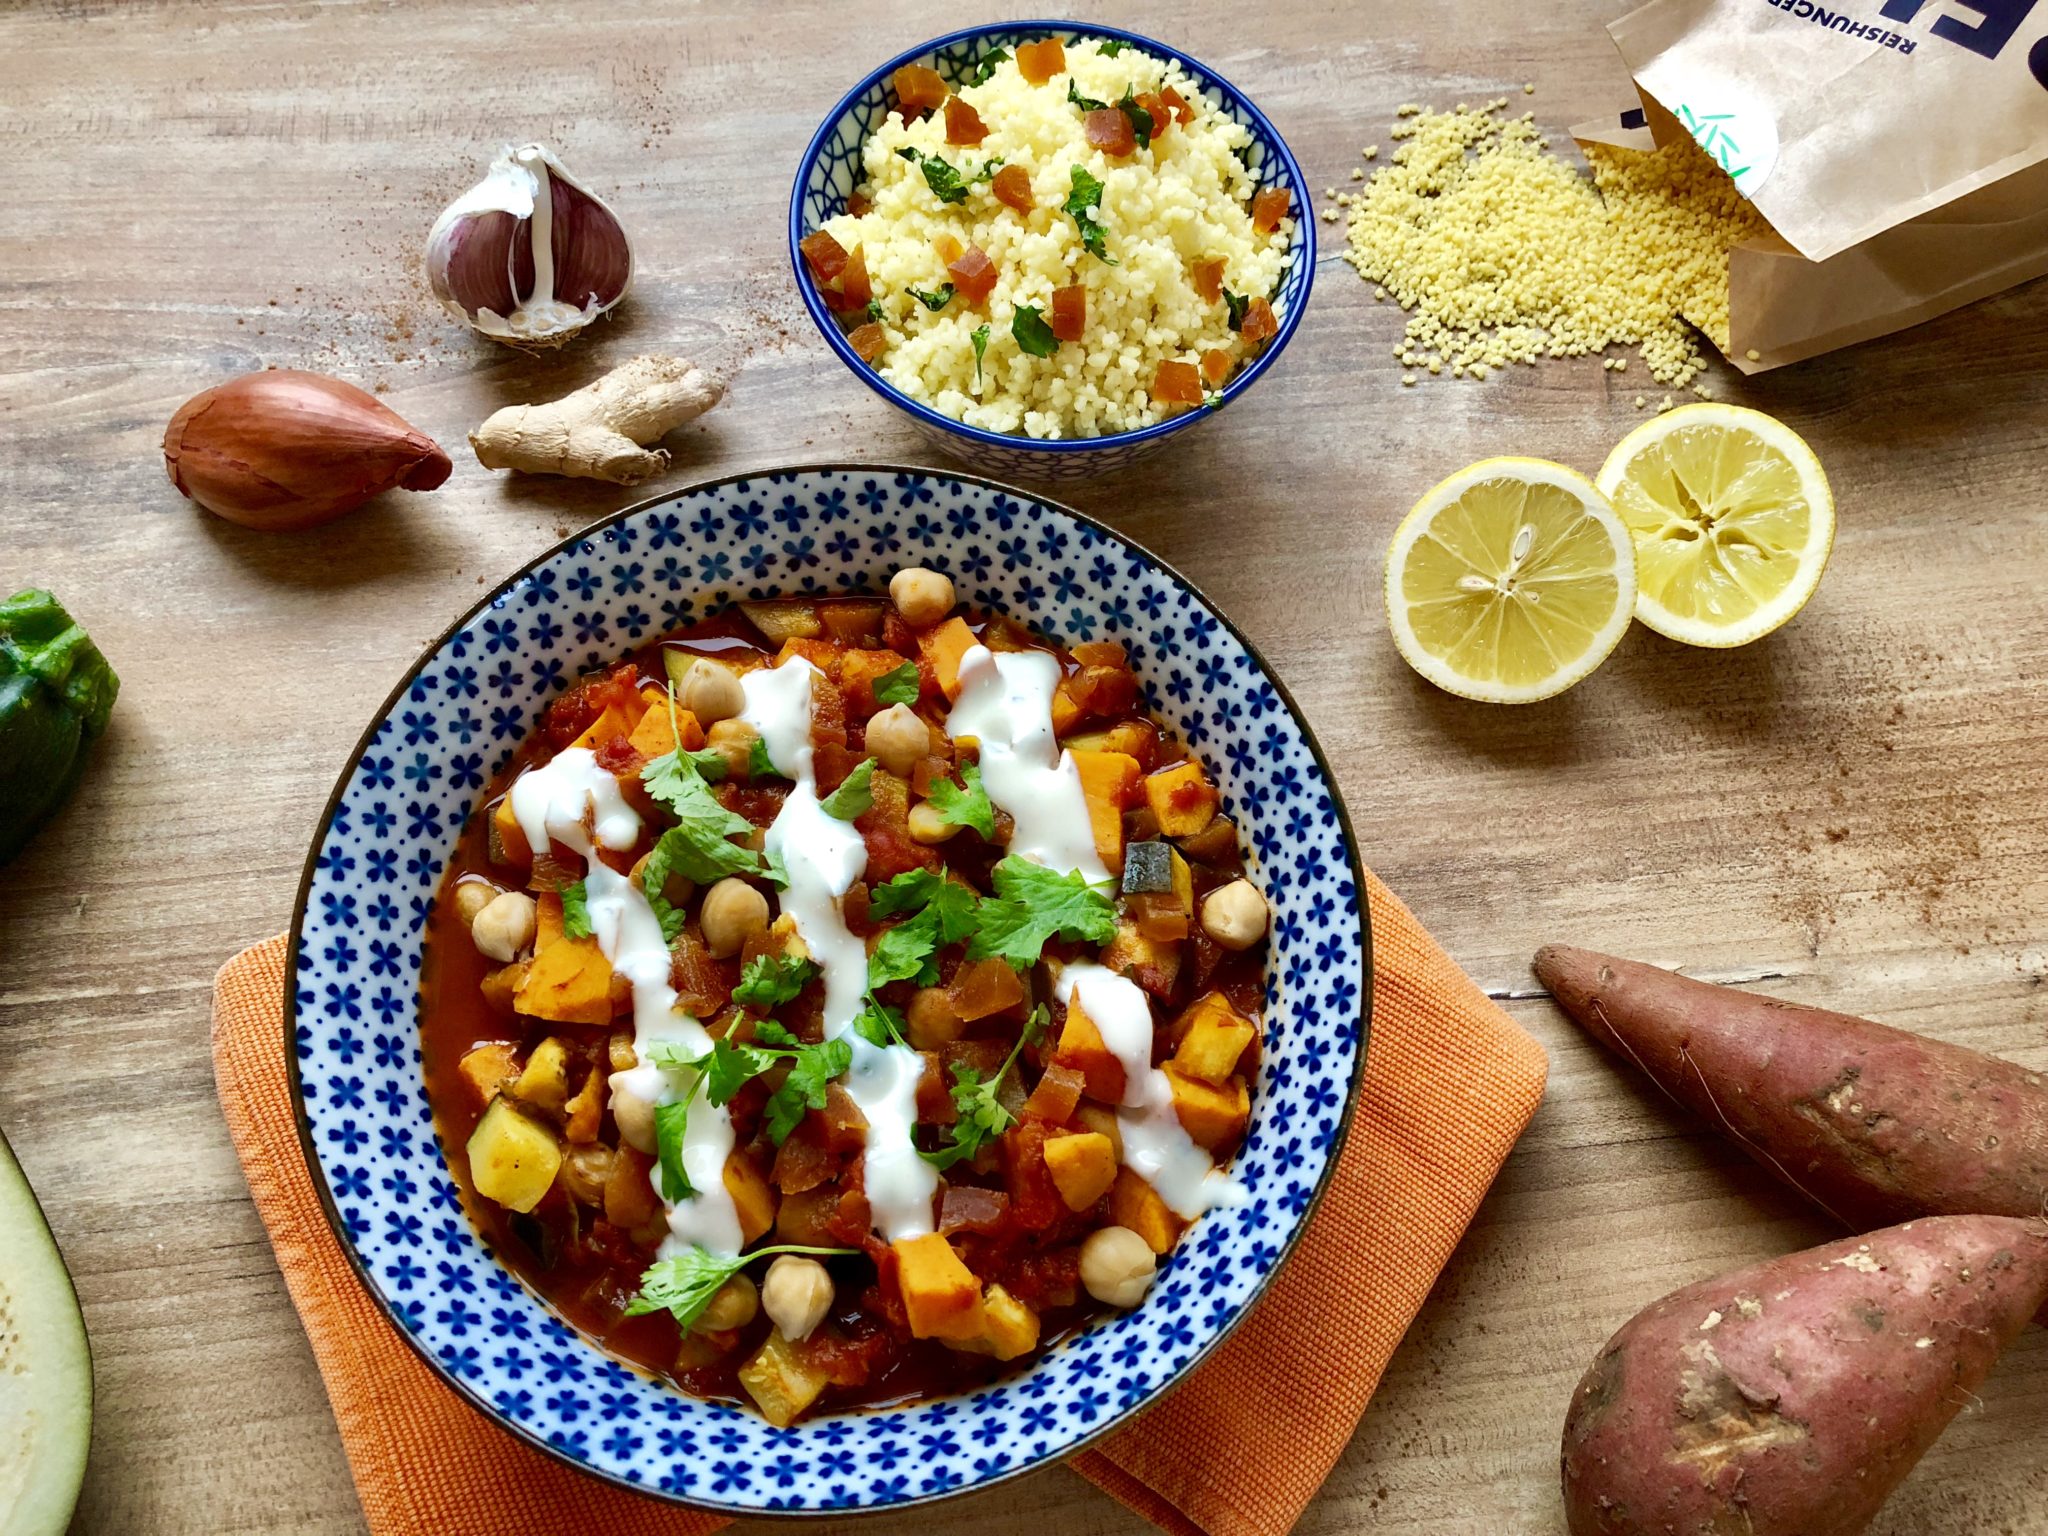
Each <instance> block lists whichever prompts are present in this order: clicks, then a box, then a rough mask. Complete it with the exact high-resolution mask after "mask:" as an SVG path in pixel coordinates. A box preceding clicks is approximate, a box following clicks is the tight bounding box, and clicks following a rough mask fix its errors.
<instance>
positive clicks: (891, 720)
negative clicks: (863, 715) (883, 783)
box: [868, 704, 932, 779]
mask: <svg viewBox="0 0 2048 1536" xmlns="http://www.w3.org/2000/svg"><path fill="white" fill-rule="evenodd" d="M931 749H932V732H931V727H930V726H928V725H926V724H925V723H924V722H923V721H922V720H920V719H918V717H917V714H916V712H915V711H913V710H912V709H911V708H910V706H909V705H907V704H891V705H890V706H889V707H888V708H887V709H885V710H883V711H882V712H881V713H880V714H879V715H876V716H875V717H874V719H872V720H870V721H869V722H868V750H869V751H870V752H872V753H873V754H874V755H875V756H876V757H877V758H879V759H881V763H882V766H883V767H884V768H886V769H888V770H889V771H890V772H891V773H893V774H895V775H896V777H897V778H899V779H907V778H909V777H910V770H911V769H913V768H915V767H916V766H917V765H918V763H920V762H921V761H923V759H924V755H925V754H926V753H927V752H929V751H931Z"/></svg>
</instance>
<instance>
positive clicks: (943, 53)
mask: <svg viewBox="0 0 2048 1536" xmlns="http://www.w3.org/2000/svg"><path fill="white" fill-rule="evenodd" d="M1045 38H1057V39H1059V40H1061V41H1062V42H1063V43H1073V42H1075V41H1077V40H1078V41H1082V42H1084V43H1085V42H1088V41H1094V42H1097V43H1101V42H1105V41H1106V42H1109V43H1111V44H1112V45H1118V46H1128V47H1130V48H1133V49H1138V50H1142V51H1143V52H1144V53H1147V54H1150V55H1152V56H1153V57H1154V58H1157V59H1160V60H1162V61H1165V62H1166V63H1167V64H1168V65H1169V66H1176V67H1177V68H1178V69H1179V70H1180V71H1181V72H1182V73H1183V74H1184V75H1185V76H1186V77H1187V78H1188V80H1190V81H1192V83H1193V84H1194V86H1195V87H1196V88H1197V89H1198V90H1199V92H1200V93H1201V95H1202V97H1203V98H1205V100H1206V103H1207V104H1208V106H1209V107H1213V108H1214V109H1215V110H1216V111H1217V112H1219V113H1220V114H1221V115H1222V116H1223V117H1224V118H1226V119H1228V120H1229V121H1230V122H1233V123H1235V124H1237V125H1238V126H1239V127H1241V128H1242V129H1243V131H1244V133H1245V134H1246V135H1247V141H1246V142H1245V144H1244V145H1243V147H1242V148H1241V149H1240V150H1239V151H1238V158H1239V159H1240V160H1241V161H1242V163H1243V165H1244V168H1245V170H1246V171H1247V172H1248V173H1249V175H1250V177H1251V179H1252V180H1253V181H1254V182H1255V183H1256V184H1257V185H1259V186H1261V187H1273V188H1280V189H1284V190H1285V191H1287V192H1288V193H1289V194H1290V195H1291V198H1292V211H1291V215H1290V223H1291V228H1290V230H1289V232H1288V238H1287V246H1286V251H1285V261H1284V266H1282V267H1281V269H1280V271H1281V275H1280V277H1279V280H1278V284H1277V287H1276V288H1275V289H1274V291H1273V293H1272V294H1271V297H1270V302H1271V307H1272V309H1273V311H1274V312H1275V313H1276V314H1277V316H1278V321H1279V329H1278V333H1277V334H1276V335H1274V336H1273V337H1272V339H1271V340H1270V341H1267V342H1266V343H1265V345H1264V347H1263V349H1262V350H1260V351H1259V352H1258V353H1257V355H1256V356H1252V357H1250V358H1249V360H1248V361H1246V362H1245V363H1244V365H1243V366H1242V367H1241V368H1240V369H1239V370H1238V371H1237V372H1236V373H1235V374H1234V375H1233V376H1232V377H1230V379H1229V381H1228V382H1227V383H1226V384H1225V385H1224V386H1223V387H1222V388H1221V389H1220V390H1215V391H1213V392H1210V393H1209V395H1208V399H1209V401H1210V404H1208V405H1206V406H1202V407H1197V408H1194V409H1185V410H1182V411H1181V412H1180V414H1178V415H1173V416H1170V417H1168V418H1167V419H1165V420H1162V421H1158V422H1154V423H1152V424H1150V425H1145V426H1141V427H1138V428H1135V429H1133V430H1129V431H1118V432H1114V433H1109V434H1105V435H1093V436H1080V435H1074V436H1064V437H1035V436H1028V435H1024V434H1023V433H1021V432H1012V431H996V430H990V429H988V428H987V427H984V426H976V425H970V424H968V423H967V422H965V421H962V420H959V419H956V417H955V416H954V415H953V414H949V413H948V412H947V411H945V410H940V409H935V408H934V406H933V405H932V404H929V403H927V402H925V401H923V400H919V399H914V398H912V397H911V396H910V395H909V394H907V393H905V391H904V390H903V389H900V388H898V387H897V386H896V385H895V384H894V383H892V382H891V381H890V380H889V379H887V378H885V377H884V376H883V375H882V374H881V373H879V372H878V371H877V370H876V369H875V368H874V367H871V366H870V365H869V364H868V363H866V362H864V361H862V359H861V356H860V354H859V353H858V352H857V351H856V350H855V348H854V346H853V344H852V343H850V342H849V341H848V339H847V335H846V333H844V332H843V331H842V328H841V325H840V323H839V322H838V321H837V320H835V318H834V316H833V314H832V311H831V309H830V308H829V307H828V303H827V299H826V296H825V294H824V292H823V291H822V290H821V289H820V287H819V284H818V281H817V277H816V275H815V273H814V272H813V271H812V270H811V267H810V266H809V265H808V264H807V263H806V261H805V260H804V257H803V255H802V252H801V251H800V249H799V246H800V243H801V242H802V241H803V239H804V238H805V237H806V236H807V235H810V234H812V233H813V232H814V231H817V230H818V229H820V227H821V226H823V225H824V224H825V223H826V221H827V220H829V219H832V218H834V217H835V216H839V215H844V214H845V213H846V212H847V211H848V199H849V198H850V197H851V196H852V194H853V192H854V190H855V188H856V187H857V186H858V185H859V184H860V183H861V180H862V177H863V163H862V146H863V145H864V144H865V143H866V141H867V140H868V139H869V138H870V136H871V135H873V134H874V133H875V132H876V130H877V129H878V128H879V127H880V126H881V125H883V124H884V123H885V122H886V121H887V119H888V117H889V113H890V108H891V107H892V106H893V105H894V104H895V101H896V97H895V92H894V89H893V87H892V84H891V79H892V76H893V75H894V73H895V71H896V70H897V69H898V68H899V67H900V66H903V65H907V64H910V65H925V66H929V67H931V68H932V69H935V70H936V71H937V73H938V75H939V76H940V77H941V78H943V80H944V81H945V82H946V83H947V85H948V86H951V87H958V86H960V85H962V84H963V83H969V84H971V83H973V81H974V78H975V72H976V70H977V68H978V66H979V65H980V63H981V61H982V60H984V59H986V58H990V57H992V56H994V55H995V54H997V52H998V51H1002V52H1003V54H1004V56H1005V57H1007V55H1008V53H1009V52H1013V51H1014V50H1016V49H1017V47H1018V46H1019V45H1020V44H1028V43H1034V42H1037V41H1039V40H1041V39H1045ZM1060 83H1061V82H1060V79H1058V78H1056V79H1054V80H1053V81H1052V82H1051V83H1050V84H1049V85H1047V86H1045V87H1044V89H1047V90H1050V91H1053V92H1055V93H1057V91H1058V89H1059V85H1060ZM1116 88H1117V87H1116V86H1115V85H1110V86H1108V87H1105V89H1108V90H1114V89H1116ZM1094 104H1095V105H1100V102H1099V101H1098V102H1096V103H1094ZM1167 131H1169V132H1170V131H1173V130H1167ZM898 152H899V153H903V152H904V151H898ZM951 158H953V159H955V160H962V161H963V163H967V162H971V152H969V153H966V154H961V153H956V154H954V155H953V156H952V157H951ZM1105 174H1109V173H1107V172H1106V173H1105ZM1057 179H1058V178H1057V177H1054V178H1053V180H1055V181H1057ZM983 195H985V194H981V193H976V194H975V196H976V197H981V196H983ZM1313 211H1314V210H1313V208H1312V207H1311V200H1310V195H1309V188H1308V185H1307V183H1306V181H1305V180H1304V178H1303V176H1302V171H1301V167H1300V166H1299V165H1298V164H1297V163H1296V162H1295V159H1294V156H1293V154H1292V153H1291V152H1290V151H1289V150H1288V148H1287V144H1286V142H1285V141H1284V140H1283V139H1282V138H1281V136H1280V133H1279V131H1278V130H1277V129H1276V128H1275V127H1274V126H1273V124H1272V123H1271V122H1270V121H1268V120H1267V118H1266V117H1265V116H1264V114H1262V113H1261V112H1260V111H1259V109H1258V108H1257V107H1255V106H1253V105H1252V103H1251V101H1250V99H1249V98H1248V97H1246V96H1245V95H1244V93H1243V92H1241V91H1240V90H1238V89H1237V87H1235V86H1234V85H1232V84H1231V83H1230V82H1229V81H1228V80H1225V79H1224V78H1223V77H1222V76H1221V75H1219V74H1217V73H1216V72H1215V71H1214V70H1213V69H1210V68H1209V67H1208V66H1207V65H1205V64H1202V63H1200V62H1199V61H1197V60H1195V59H1192V58H1190V57H1188V56H1187V55H1186V54H1183V53H1180V52H1179V51H1177V50H1175V49H1173V48H1169V47H1167V46H1166V45H1164V44H1162V43H1158V42H1154V41H1153V40H1151V39H1150V38H1146V37H1142V36H1140V35H1138V34H1137V33H1134V32H1125V31H1121V30H1119V29H1117V28H1114V27H1102V26H1079V25H1076V24H1074V23H1072V22H1062V21H1019V22H1006V23H1003V24H1000V25H994V26H980V27H970V28H967V29H965V30H962V31H959V32H953V33H949V34H947V35H946V36H944V37H940V38H935V39H933V40H932V41H930V42H928V43H923V44H920V45H919V46H918V47H916V48H912V49H910V50H908V51H907V52H905V53H902V54H899V55H897V56H896V57H895V58H893V59H890V60H888V61H887V62H886V63H884V64H882V65H880V66H879V67H877V68H876V69H875V70H874V71H873V72H872V73H870V74H869V75H868V76H867V77H866V78H865V79H863V80H861V81H860V82H859V84H857V85H855V86H854V87H853V89H852V90H850V91H849V92H847V94H846V96H845V97H844V98H843V99H841V101H840V102H839V104H838V105H837V106H835V107H834V108H833V109H832V110H831V112H830V113H828V114H827V115H826V117H825V120H824V122H823V124H822V125H821V126H820V127H819V129H818V131H817V133H816V134H815V135H814V136H813V137H812V139H811V142H810V145H809V147H808V148H807V149H806V150H805V151H804V156H803V159H802V161H801V162H800V163H799V164H798V167H797V173H796V184H795V187H794V189H793V190H792V192H791V195H790V205H789V255H790V262H791V265H792V268H793V271H794V274H795V278H796V285H797V291H798V292H799V293H800V294H802V296H803V301H804V306H805V308H807V309H808V310H809V311H810V314H811V318H812V319H813V320H815V321H816V322H817V325H818V328H819V330H820V331H821V332H822V333H823V335H824V337H825V340H826V343H827V344H828V345H829V346H830V347H831V348H832V350H833V351H834V352H835V353H837V354H838V355H839V357H840V359H841V361H843V362H844V363H845V364H846V365H847V367H849V368H850V369H852V370H853V373H854V376H855V377H857V378H858V379H860V381H861V382H862V383H864V384H866V385H867V386H868V387H869V388H870V389H872V390H874V391H875V392H876V393H877V394H879V395H881V396H882V397H883V398H884V399H885V400H887V401H889V402H890V403H891V404H892V405H894V406H896V407H897V408H898V409H900V410H902V411H904V412H905V413H906V414H907V415H908V416H909V417H910V419H911V420H912V421H913V422H915V423H916V424H917V426H918V427H919V429H920V430H921V431H923V432H924V434H925V435H926V436H927V437H928V438H930V439H931V440H932V441H933V442H934V443H935V444H937V445H938V446H939V447H940V448H942V449H943V450H944V451H945V452H947V453H948V454H950V455H952V456H953V457H955V458H957V459H958V460H960V461H961V462H962V463H964V464H966V465H967V466H968V467H970V468H971V469H973V470H975V471H977V472H980V473H984V474H991V475H1014V476H1019V477H1025V478H1031V479H1038V480H1069V479H1080V478H1083V477H1086V476H1092V475H1099V474H1106V473H1109V472H1111V471H1113V470H1117V469H1122V468H1123V467H1125V466H1126V465H1128V464H1130V463H1131V462H1133V461H1134V460H1136V459H1138V458H1140V457H1141V456H1143V455H1144V454H1146V453H1148V452H1150V451H1151V450H1153V449H1155V448H1157V447H1159V446H1160V445H1161V444H1162V443H1164V442H1165V441H1166V440H1167V439H1168V438H1170V437H1172V436H1174V435H1175V434H1176V433H1182V432H1186V431H1189V430H1192V429H1193V428H1195V427H1196V426H1198V425H1200V424H1201V423H1203V422H1205V421H1207V420H1208V419H1209V418H1211V417H1212V416H1216V415H1218V414H1219V410H1220V408H1223V407H1227V406H1228V405H1229V404H1230V403H1231V402H1232V401H1234V400H1236V399H1237V398H1238V397H1239V396H1241V395H1242V394H1243V393H1244V392H1245V391H1246V390H1247V389H1249V388H1251V387H1252V385H1253V384H1254V383H1256V382H1257V381H1258V380H1259V379H1260V378H1261V377H1262V376H1263V375H1264V374H1265V373H1266V372H1267V371H1268V370H1269V369H1270V368H1271V367H1272V366H1273V365H1274V363H1275V362H1277V361H1278V359H1279V356H1280V353H1281V351H1282V349H1284V348H1285V347H1286V345H1287V343H1288V341H1289V339H1290V338H1292V336H1293V335H1294V331H1295V328H1296V326H1298V325H1299V324H1300V322H1301V317H1302V314H1303V311H1304V310H1305V309H1306V308H1307V305H1308V297H1309V288H1310V285H1311V284H1312V282H1313V280H1314V276H1315V262H1316V233H1315V219H1314V217H1313ZM1111 219H1112V222H1113V221H1114V215H1111ZM1155 233H1159V234H1160V237H1161V238H1162V239H1165V238H1167V237H1166V236H1165V235H1164V234H1163V232H1155ZM1034 238H1035V237H1034ZM1033 244H1034V241H1026V240H1020V242H1019V249H1020V250H1022V249H1026V248H1031V247H1032V246H1033ZM1035 244H1036V247H1037V248H1038V249H1039V252H1040V254H1041V255H1042V254H1043V244H1044V242H1043V241H1042V239H1036V240H1035ZM1126 254H1129V253H1128V252H1127V253H1126ZM1082 266H1083V268H1088V267H1089V266H1090V263H1089V262H1088V261H1086V260H1084V261H1083V263H1082ZM944 275H945V274H943V273H940V274H939V276H940V277H943V276H944ZM1081 275H1082V274H1081V273H1080V272H1076V273H1074V274H1072V276H1073V277H1074V278H1075V279H1076V280H1079V279H1080V277H1081ZM1095 275H1096V276H1097V278H1098V279H1101V280H1107V278H1106V274H1104V273H1101V272H1097V273H1096V274H1095ZM1158 276H1159V274H1158V273H1156V272H1155V273H1152V274H1151V275H1150V276H1148V277H1147V278H1146V279H1145V280H1144V281H1145V282H1146V283H1151V282H1153V281H1155V280H1156V279H1157V278H1158ZM934 281H936V279H935V280H934ZM1175 281H1178V279H1175ZM1212 297H1213V295H1212ZM956 302H957V301H956ZM998 307H999V308H1002V309H1003V311H1004V312H1003V313H1001V314H995V315H993V316H992V317H991V318H992V319H993V320H994V321H995V322H996V326H997V328H998V329H1001V328H1003V327H1005V326H1007V325H1008V324H1009V321H1008V320H1007V319H1006V318H1005V317H1006V315H1007V314H1008V312H1009V311H1008V307H1007V306H998ZM906 313H911V311H908V310H906ZM913 318H916V317H915V316H914V315H913ZM926 318H929V317H926ZM1142 323H1147V324H1152V323H1156V322H1142ZM1226 339H1228V338H1226ZM1006 340H1007V337H1004V338H999V343H998V347H997V349H995V350H992V351H991V352H990V354H989V356H990V361H991V362H992V363H993V362H994V361H995V359H996V356H997V352H998V351H1000V349H1001V343H1002V342H1004V341H1006ZM1204 345H1206V343H1204ZM1092 366H1093V363H1092V361H1091V367H1092ZM1148 376H1149V375H1148ZM977 377H978V374H977ZM1221 414H1223V415H1225V416H1227V415H1228V411H1227V410H1221Z"/></svg>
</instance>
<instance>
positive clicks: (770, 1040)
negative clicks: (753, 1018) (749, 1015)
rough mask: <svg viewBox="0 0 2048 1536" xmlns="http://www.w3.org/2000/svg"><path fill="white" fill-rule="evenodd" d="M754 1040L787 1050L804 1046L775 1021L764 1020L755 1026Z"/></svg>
mask: <svg viewBox="0 0 2048 1536" xmlns="http://www.w3.org/2000/svg"><path fill="white" fill-rule="evenodd" d="M754 1038H755V1039H756V1040H758V1041H760V1042H761V1043H762V1044H763V1045H774V1046H780V1047H782V1048H784V1049H786V1050H795V1049H797V1048H798V1047H799V1046H801V1045H802V1044H803V1042H802V1041H801V1040H799V1039H797V1037H796V1036H795V1035H792V1034H791V1033H790V1032H789V1030H788V1029H787V1028H786V1027H785V1026H784V1025H782V1024H780V1023H778V1022H777V1021H776V1020H774V1019H763V1020H762V1021H761V1022H760V1023H758V1024H756V1025H755V1026H754Z"/></svg>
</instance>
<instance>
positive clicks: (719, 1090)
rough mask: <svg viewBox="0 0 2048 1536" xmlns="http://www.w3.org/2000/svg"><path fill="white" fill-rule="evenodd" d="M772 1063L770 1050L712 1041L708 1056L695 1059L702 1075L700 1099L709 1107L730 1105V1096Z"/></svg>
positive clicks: (773, 1060) (773, 1055)
mask: <svg viewBox="0 0 2048 1536" xmlns="http://www.w3.org/2000/svg"><path fill="white" fill-rule="evenodd" d="M775 1061H776V1057H775V1053H774V1052H773V1051H763V1050H757V1049H756V1048H755V1047H753V1046H751V1045H736V1044H734V1043H733V1042H732V1041H731V1040H730V1039H720V1040H714V1041H713V1042H712V1043H711V1054H710V1055H708V1056H700V1057H698V1058H697V1066H698V1069H699V1070H700V1071H701V1072H702V1073H703V1075H704V1076H703V1082H704V1097H705V1098H707V1099H709V1100H710V1101H711V1102H712V1103H713V1104H718V1105H725V1104H730V1103H731V1102H732V1101H733V1097H734V1095H736V1094H737V1093H738V1092H739V1091H740V1090H741V1089H742V1088H744V1087H746V1085H747V1084H748V1083H750V1082H752V1081H753V1080H754V1079H755V1078H757V1077H759V1076H760V1075H761V1074H762V1073H763V1072H766V1071H767V1070H768V1069H769V1068H770V1067H772V1066H774V1065H775Z"/></svg>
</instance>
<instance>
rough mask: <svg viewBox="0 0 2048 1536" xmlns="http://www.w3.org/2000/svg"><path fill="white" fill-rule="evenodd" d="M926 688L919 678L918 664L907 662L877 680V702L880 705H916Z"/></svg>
mask: <svg viewBox="0 0 2048 1536" xmlns="http://www.w3.org/2000/svg"><path fill="white" fill-rule="evenodd" d="M923 687H924V679H923V678H922V677H921V676H919V674H918V670H917V663H916V662H914V661H906V662H905V663H903V665H902V666H900V667H892V668H890V670H888V671H887V672H884V673H883V674H882V675H881V676H880V677H878V678H876V679H875V682H874V689H875V702H876V703H878V704H915V703H916V702H917V696H918V694H919V692H921V691H922V689H923Z"/></svg>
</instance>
